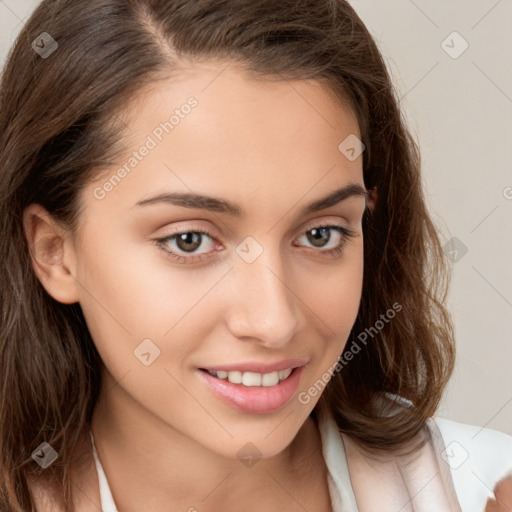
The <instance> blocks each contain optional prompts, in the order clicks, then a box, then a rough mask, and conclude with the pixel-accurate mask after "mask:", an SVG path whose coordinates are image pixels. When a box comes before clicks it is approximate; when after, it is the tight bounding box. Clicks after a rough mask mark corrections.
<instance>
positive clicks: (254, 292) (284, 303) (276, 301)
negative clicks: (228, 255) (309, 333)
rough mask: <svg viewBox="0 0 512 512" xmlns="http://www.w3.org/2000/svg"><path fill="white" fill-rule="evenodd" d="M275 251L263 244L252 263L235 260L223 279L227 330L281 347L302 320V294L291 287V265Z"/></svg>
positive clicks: (296, 330) (249, 338)
mask: <svg viewBox="0 0 512 512" xmlns="http://www.w3.org/2000/svg"><path fill="white" fill-rule="evenodd" d="M277 254H278V251H272V252H271V250H270V249H268V248H267V249H266V250H264V251H263V253H262V254H261V255H260V256H259V257H258V258H257V259H256V260H255V261H253V262H252V263H246V262H245V261H243V260H242V259H240V260H239V261H236V262H235V268H233V270H232V271H231V272H230V274H229V275H230V277H229V280H230V282H229V283H227V287H228V289H229V297H230V299H229V304H228V305H227V317H228V318H227V323H228V328H229V330H230V332H231V333H232V334H233V335H234V336H236V337H238V338H240V339H247V340H253V341H254V340H256V341H258V342H259V343H260V344H262V345H264V346H266V347H267V348H273V349H280V348H284V347H285V346H286V345H287V344H288V343H289V342H290V341H291V340H293V338H294V336H295V335H296V333H297V332H298V330H299V329H300V328H301V327H302V326H303V324H304V317H303V312H302V307H301V305H303V302H302V300H303V299H304V298H300V297H299V296H298V294H297V292H296V291H295V290H294V286H293V274H292V269H291V268H288V269H285V268H284V264H283V261H282V259H281V258H280V257H279V256H277Z"/></svg>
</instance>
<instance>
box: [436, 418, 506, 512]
mask: <svg viewBox="0 0 512 512" xmlns="http://www.w3.org/2000/svg"><path fill="white" fill-rule="evenodd" d="M434 425H435V426H436V427H437V428H438V429H439V432H440V434H441V436H442V440H443V444H444V449H443V451H442V453H441V458H442V460H443V461H444V462H445V463H446V464H447V465H448V466H449V468H450V472H451V475H452V479H453V483H454V486H455V490H456V492H457V496H458V497H459V501H460V504H461V506H462V510H471V509H472V507H474V505H475V504H478V506H481V505H482V504H485V502H486V500H487V498H490V497H493V492H492V489H494V487H495V485H496V484H497V483H498V481H500V480H501V479H503V478H504V477H505V476H506V475H507V474H508V473H510V472H511V471H512V436H510V435H508V434H505V433H504V432H499V431H497V430H493V429H490V428H486V427H480V426H477V425H470V424H466V423H460V422H458V421H454V420H449V419H447V418H442V417H439V416H434V417H433V418H431V421H430V426H431V428H432V427H433V426H434ZM481 509H482V510H483V506H482V507H481Z"/></svg>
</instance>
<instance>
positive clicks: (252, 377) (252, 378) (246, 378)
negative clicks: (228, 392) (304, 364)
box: [205, 368, 293, 387]
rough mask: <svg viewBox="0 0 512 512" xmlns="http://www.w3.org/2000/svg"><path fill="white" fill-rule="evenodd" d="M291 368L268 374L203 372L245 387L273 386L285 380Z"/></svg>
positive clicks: (221, 371)
mask: <svg viewBox="0 0 512 512" xmlns="http://www.w3.org/2000/svg"><path fill="white" fill-rule="evenodd" d="M292 369H293V368H287V369H285V370H279V371H275V372H270V373H256V372H241V371H237V370H235V371H224V370H217V371H214V370H205V371H207V372H208V373H209V374H210V375H212V376H213V377H217V378H218V379H222V380H227V381H229V382H231V383H232V384H242V385H243V386H247V387H257V386H264V387H270V386H275V385H277V384H279V383H280V382H282V381H283V380H285V379H286V378H287V377H288V376H289V375H290V374H291V373H292Z"/></svg>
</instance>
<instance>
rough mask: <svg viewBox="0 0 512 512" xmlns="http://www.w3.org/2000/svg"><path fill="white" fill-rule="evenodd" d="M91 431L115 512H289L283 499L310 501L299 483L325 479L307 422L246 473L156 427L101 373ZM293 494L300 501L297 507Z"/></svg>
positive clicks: (157, 421)
mask: <svg viewBox="0 0 512 512" xmlns="http://www.w3.org/2000/svg"><path fill="white" fill-rule="evenodd" d="M107 389H109V391H108V392H106V390H107ZM91 428H92V431H93V435H94V440H95V445H96V449H97V452H98V455H99V458H100V460H101V463H102V466H103V469H104V471H105V474H106V476H107V479H108V482H109V486H110V488H111V491H112V495H113V497H114V500H115V502H116V505H117V508H118V510H122V511H123V512H125V511H126V512H129V511H132V510H133V511H135V510H144V509H148V508H149V509H151V510H152V511H154V512H160V511H162V512H163V511H164V510H165V511H168V510H169V504H170V503H172V504H173V507H172V508H173V510H187V511H188V510H190V511H194V510H195V508H197V509H198V510H201V511H202V510H238V509H239V508H240V506H241V504H243V507H244V509H245V510H246V512H248V511H251V510H255V511H256V510H262V509H265V510H273V509H275V510H278V509H279V507H278V505H279V506H282V507H284V509H290V506H291V503H290V500H291V501H294V500H295V501H299V500H300V501H299V503H307V501H308V500H311V497H310V496H307V494H308V493H307V489H308V488H310V487H308V485H306V482H308V481H309V482H311V481H312V479H313V478H314V481H318V478H319V476H320V478H321V479H322V480H323V481H324V482H325V480H326V468H325V464H324V462H323V457H322V452H321V440H320V436H319V432H318V430H317V426H316V424H315V422H314V421H313V419H312V418H307V420H306V421H305V422H304V424H303V426H302V428H301V429H300V430H299V432H298V433H297V435H296V436H295V438H294V439H293V441H292V442H291V443H290V444H289V445H288V446H287V448H286V449H285V450H283V451H282V452H280V453H279V454H277V455H275V456H273V457H269V458H265V459H261V460H259V461H258V462H257V463H256V464H254V465H251V466H250V467H247V466H244V464H242V463H241V461H240V460H238V459H232V458H227V457H223V456H221V455H219V454H217V453H215V452H212V451H211V450H209V449H208V448H206V447H204V446H202V445H201V444H199V443H197V442H196V441H194V440H193V439H191V438H190V437H187V436H186V435H185V434H183V433H182V432H179V431H177V430H176V429H174V428H173V427H172V426H170V425H169V424H167V423H165V422H163V421H162V420H161V419H159V418H157V417H156V416H155V415H153V414H152V413H151V412H150V411H148V410H147V409H144V408H143V407H142V406H141V405H140V404H139V403H136V402H134V401H133V399H132V398H131V397H130V396H129V395H128V394H127V393H126V392H125V391H124V390H123V389H122V388H121V386H118V385H117V386H116V385H115V381H114V379H113V378H112V377H111V376H110V375H109V374H108V373H106V374H105V378H103V379H102V389H101V391H100V396H99V399H98V402H97V404H96V407H95V409H94V413H93V418H92V424H91ZM303 483H304V485H302V484H303ZM301 493H303V494H304V496H302V497H300V496H299V500H297V499H296V496H298V495H300V494H301ZM248 496H250V497H251V499H250V500H247V497H248ZM291 496H294V499H293V500H292V498H291ZM312 504H313V505H315V502H314V501H313V502H312ZM149 505H150V506H149ZM293 506H297V504H296V503H294V505H293ZM194 507H195V508H194ZM292 508H293V507H292Z"/></svg>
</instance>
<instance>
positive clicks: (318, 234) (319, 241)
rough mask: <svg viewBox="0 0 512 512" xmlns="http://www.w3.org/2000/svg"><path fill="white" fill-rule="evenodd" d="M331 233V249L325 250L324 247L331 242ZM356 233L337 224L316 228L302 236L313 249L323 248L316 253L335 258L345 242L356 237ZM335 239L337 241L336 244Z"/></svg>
mask: <svg viewBox="0 0 512 512" xmlns="http://www.w3.org/2000/svg"><path fill="white" fill-rule="evenodd" d="M332 232H334V233H335V236H334V240H335V243H334V244H332V245H333V247H331V248H327V249H325V247H326V246H327V245H328V244H329V242H331V241H332V239H333V237H332ZM356 236H357V233H356V232H355V231H352V230H350V229H348V228H346V227H344V226H339V225H337V224H333V225H328V226H317V227H313V228H311V229H309V230H308V231H306V232H305V233H304V235H302V237H305V238H306V239H307V241H308V243H311V244H312V245H313V246H314V247H315V248H319V247H320V248H323V249H324V250H322V251H316V252H320V253H326V254H329V255H331V256H336V255H338V254H340V253H341V252H342V250H343V248H344V246H345V242H346V241H347V240H348V238H351V237H356ZM336 239H338V241H337V243H336Z"/></svg>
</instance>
